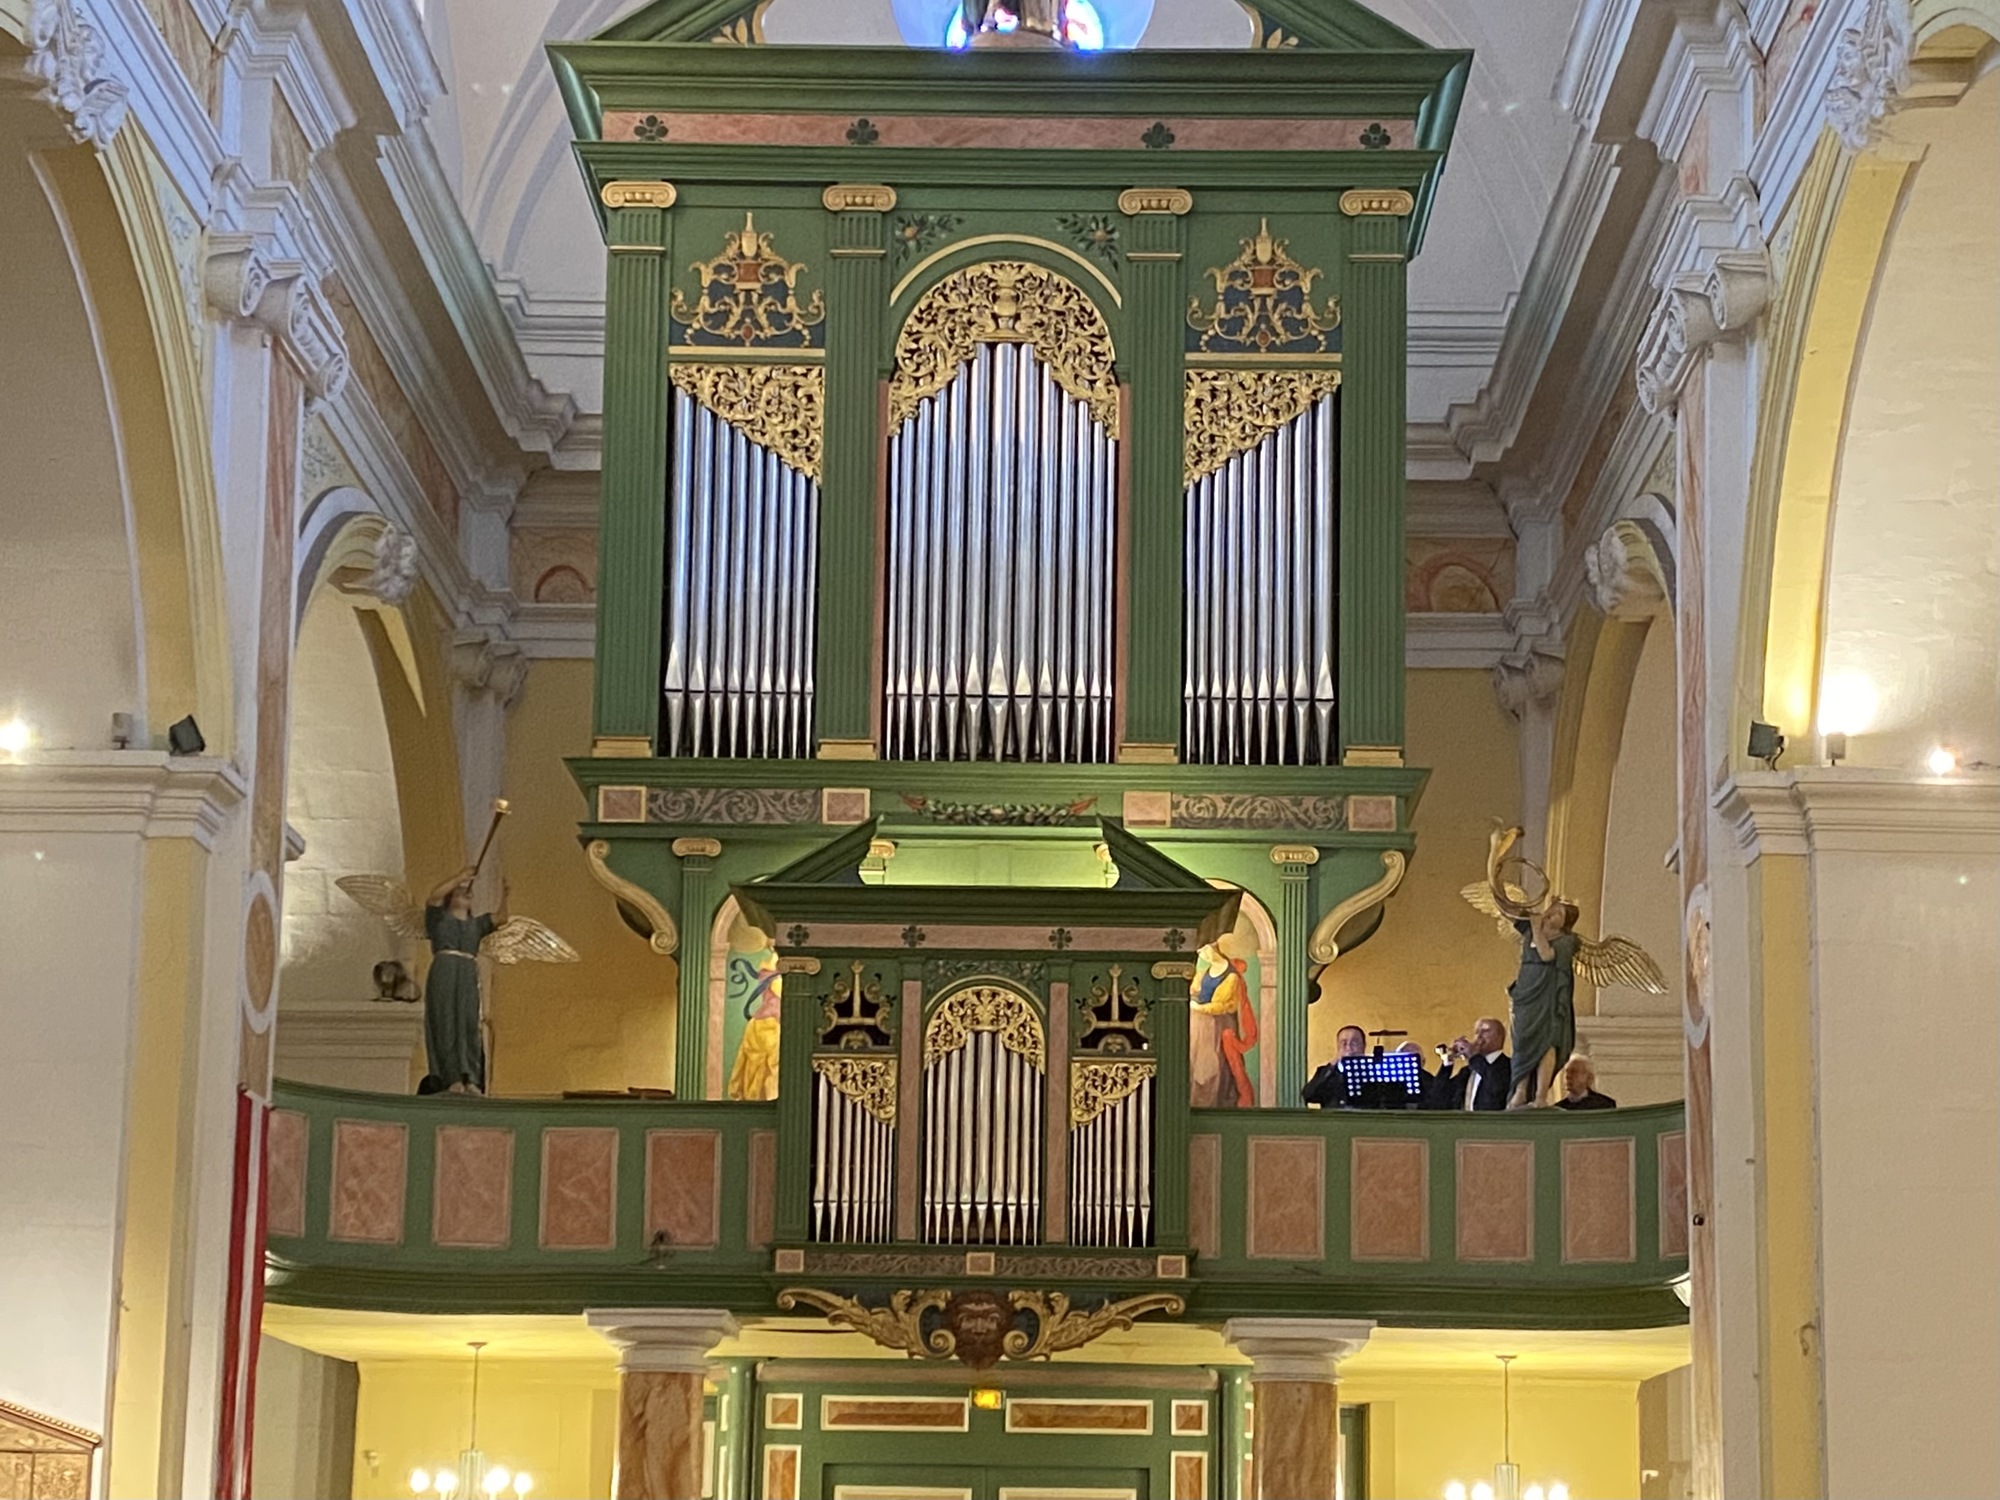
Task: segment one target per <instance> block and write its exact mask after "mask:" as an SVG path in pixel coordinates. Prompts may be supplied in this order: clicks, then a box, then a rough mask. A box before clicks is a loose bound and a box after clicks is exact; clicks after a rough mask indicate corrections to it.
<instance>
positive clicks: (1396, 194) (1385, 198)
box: [1340, 188, 1417, 219]
mask: <svg viewBox="0 0 2000 1500" xmlns="http://www.w3.org/2000/svg"><path fill="white" fill-rule="evenodd" d="M1416 209H1417V200H1416V199H1415V198H1412V197H1411V196H1410V195H1409V194H1408V193H1406V192H1404V191H1403V190H1402V189H1401V188H1349V189H1348V190H1347V191H1346V192H1344V193H1342V194H1341V195H1340V211H1341V212H1342V213H1344V214H1346V215H1347V216H1348V217H1349V218H1361V217H1374V216H1377V215H1381V216H1385V217H1390V218H1399V219H1400V218H1407V217H1408V216H1409V215H1411V214H1413V213H1415V212H1416Z"/></svg>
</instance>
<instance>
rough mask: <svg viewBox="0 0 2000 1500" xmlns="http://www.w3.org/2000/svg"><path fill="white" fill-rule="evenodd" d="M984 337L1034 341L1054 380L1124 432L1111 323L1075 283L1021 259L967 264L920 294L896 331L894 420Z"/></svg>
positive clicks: (940, 383)
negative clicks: (1107, 321) (1121, 424)
mask: <svg viewBox="0 0 2000 1500" xmlns="http://www.w3.org/2000/svg"><path fill="white" fill-rule="evenodd" d="M982 343H1024V344H1029V345H1032V346H1033V348H1034V351H1035V353H1036V355H1037V356H1038V357H1039V358H1040V359H1041V361H1042V362H1043V363H1044V364H1046V365H1047V366H1048V367H1049V372H1050V373H1051V374H1052V375H1054V376H1055V378H1056V383H1057V384H1058V385H1060V386H1061V387H1062V388H1063V389H1064V390H1065V391H1067V392H1068V393H1069V394H1070V395H1071V396H1074V397H1075V398H1076V399H1077V400H1079V401H1082V402H1084V403H1085V404H1086V405H1088V406H1089V407H1090V412H1091V415H1092V416H1094V417H1096V418H1097V420H1098V421H1100V422H1102V423H1103V424H1104V430H1105V431H1106V432H1108V433H1109V434H1110V435H1111V436H1112V437H1114V438H1115V437H1117V436H1118V381H1117V377H1116V375H1115V374H1114V373H1113V371H1112V361H1113V358H1114V355H1115V351H1114V349H1113V347H1112V342H1111V325H1110V324H1108V323H1106V322H1105V321H1104V314H1102V313H1101V312H1099V311H1098V310H1097V304H1096V303H1094V302H1092V301H1091V300H1090V298H1089V297H1087V296H1085V295H1084V292H1083V289H1082V288H1081V287H1079V286H1078V285H1077V284H1076V283H1075V282H1073V281H1071V280H1070V279H1069V278H1068V277H1066V276H1059V275H1057V274H1056V273H1055V272H1054V271H1051V270H1048V269H1047V268H1046V267H1043V266H1038V265H1033V264H1030V263H1029V262H1027V261H1020V260H990V261H986V262H983V263H982V264H980V265H976V266H967V267H966V268H965V269H964V270H962V271H957V272H954V273H953V274H951V275H950V276H947V277H945V278H944V280H942V281H940V282H939V283H938V284H937V285H936V286H934V287H932V288H931V289H930V290H929V291H927V292H925V293H924V294H923V296H921V297H919V298H918V299H917V304H916V306H915V307H913V308H911V309H910V315H909V317H907V318H906V319H904V320H903V328H902V331H901V332H900V333H899V334H897V336H896V373H895V376H894V378H893V379H892V380H891V381H890V383H889V425H890V427H891V428H892V429H894V428H896V427H900V426H901V425H902V424H903V423H904V421H906V420H907V419H908V418H909V417H910V416H911V415H912V414H913V413H914V412H915V411H916V409H917V405H918V403H919V402H921V401H923V400H924V399H925V398H926V397H928V396H934V395H936V394H937V393H938V392H939V391H941V390H943V389H944V388H945V387H946V386H947V385H949V384H950V383H951V381H952V378H953V377H954V376H955V375H957V374H958V370H959V366H961V365H963V364H964V363H965V362H966V361H967V360H968V359H970V358H972V353H973V350H974V349H975V348H976V347H977V346H978V345H980V344H982Z"/></svg>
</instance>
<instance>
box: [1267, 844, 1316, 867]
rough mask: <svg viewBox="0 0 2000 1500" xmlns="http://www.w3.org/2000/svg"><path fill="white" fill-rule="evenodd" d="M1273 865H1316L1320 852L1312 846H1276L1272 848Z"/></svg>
mask: <svg viewBox="0 0 2000 1500" xmlns="http://www.w3.org/2000/svg"><path fill="white" fill-rule="evenodd" d="M1271 863H1272V864H1274V865H1316V864H1318V863H1319V850H1317V849H1315V848H1314V847H1313V846H1312V845H1311V844H1274V845H1272V847H1271Z"/></svg>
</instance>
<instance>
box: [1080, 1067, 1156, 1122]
mask: <svg viewBox="0 0 2000 1500" xmlns="http://www.w3.org/2000/svg"><path fill="white" fill-rule="evenodd" d="M1152 1077H1153V1064H1152V1063H1151V1062H1150V1061H1147V1062H1136V1061H1129V1060H1127V1061H1119V1062H1103V1061H1098V1060H1097V1059H1095V1058H1092V1059H1084V1060H1079V1061H1077V1062H1073V1063H1071V1064H1070V1069H1069V1123H1070V1126H1071V1128H1072V1129H1074V1128H1075V1127H1076V1126H1079V1125H1088V1124H1089V1123H1090V1122H1091V1121H1092V1120H1094V1119H1096V1118H1097V1117H1098V1116H1099V1115H1101V1114H1103V1113H1104V1112H1105V1111H1106V1110H1107V1109H1109V1108H1111V1106H1112V1105H1114V1104H1119V1103H1122V1102H1123V1101H1125V1100H1126V1099H1129V1098H1131V1097H1132V1095H1134V1094H1136V1093H1138V1092H1139V1090H1140V1089H1141V1088H1143V1087H1144V1086H1145V1085H1146V1084H1147V1083H1149V1082H1151V1080H1152Z"/></svg>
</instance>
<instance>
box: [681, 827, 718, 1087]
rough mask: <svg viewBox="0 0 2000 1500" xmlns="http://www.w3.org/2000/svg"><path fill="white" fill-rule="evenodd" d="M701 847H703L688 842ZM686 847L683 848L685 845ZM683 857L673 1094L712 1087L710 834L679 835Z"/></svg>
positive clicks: (712, 860) (712, 846)
mask: <svg viewBox="0 0 2000 1500" xmlns="http://www.w3.org/2000/svg"><path fill="white" fill-rule="evenodd" d="M689 846H699V847H689ZM684 849H685V850H686V852H683V850H684ZM674 852H675V853H676V854H679V855H680V856H681V909H680V914H679V916H678V917H677V918H676V920H677V921H678V922H679V923H680V929H681V941H680V950H679V960H680V966H681V982H680V1010H679V1013H678V1015H677V1017H676V1020H675V1025H674V1097H675V1098H676V1099H702V1098H706V1097H707V1092H708V942H709V928H710V927H711V926H712V925H713V923H714V921H715V909H714V902H715V893H714V880H713V878H712V877H713V874H714V870H715V858H714V855H715V853H719V852H720V851H719V850H718V849H716V846H715V843H714V841H713V840H712V839H676V840H675V841H674Z"/></svg>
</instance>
